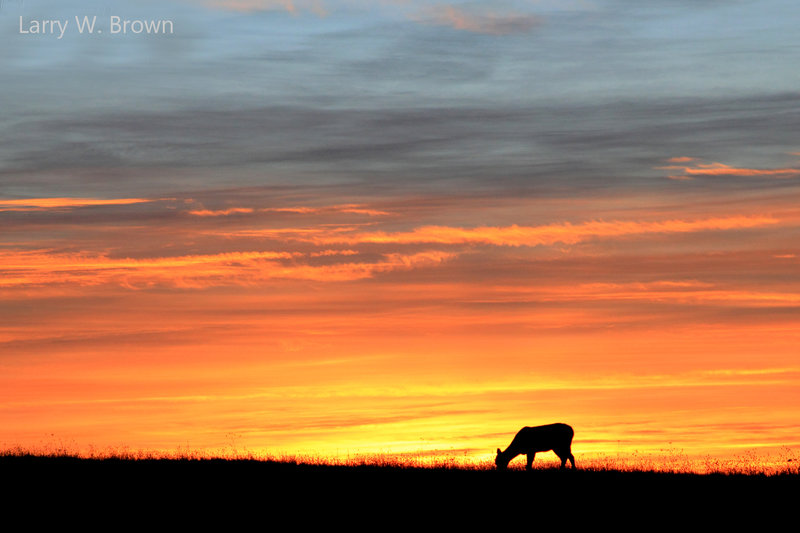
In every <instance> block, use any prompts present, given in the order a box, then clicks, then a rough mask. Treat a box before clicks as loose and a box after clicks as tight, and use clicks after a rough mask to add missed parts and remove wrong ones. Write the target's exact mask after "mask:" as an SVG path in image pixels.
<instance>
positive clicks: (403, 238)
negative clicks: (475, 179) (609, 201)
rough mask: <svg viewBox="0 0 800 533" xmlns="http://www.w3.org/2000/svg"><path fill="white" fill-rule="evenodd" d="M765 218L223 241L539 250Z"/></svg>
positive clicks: (751, 223)
mask: <svg viewBox="0 0 800 533" xmlns="http://www.w3.org/2000/svg"><path fill="white" fill-rule="evenodd" d="M778 222H779V220H778V219H776V218H773V217H769V216H730V217H717V218H707V219H701V220H664V221H656V222H641V221H610V222H604V221H592V222H584V223H581V224H571V223H569V222H567V223H563V224H547V225H542V226H518V225H516V224H513V225H511V226H505V227H491V226H481V227H476V228H463V227H453V226H422V227H419V228H415V229H413V230H411V231H400V232H384V231H373V232H358V233H353V232H351V231H350V230H351V228H342V227H337V228H334V229H332V230H331V229H312V228H306V229H281V230H261V231H259V230H244V231H239V232H228V233H225V235H227V236H252V237H255V236H267V237H281V238H284V239H290V240H297V241H305V242H313V243H315V244H318V245H322V244H325V245H327V244H351V245H352V244H422V243H425V244H490V245H497V246H540V245H553V244H559V243H560V244H576V243H579V242H583V241H586V240H588V239H592V238H602V237H623V236H627V235H640V234H648V233H691V232H699V231H715V230H731V229H744V228H755V227H761V226H767V225H772V224H777V223H778Z"/></svg>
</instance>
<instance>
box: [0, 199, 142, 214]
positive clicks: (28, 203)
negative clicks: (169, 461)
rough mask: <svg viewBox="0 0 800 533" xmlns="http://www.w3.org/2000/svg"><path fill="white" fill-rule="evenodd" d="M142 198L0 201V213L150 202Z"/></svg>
mask: <svg viewBox="0 0 800 533" xmlns="http://www.w3.org/2000/svg"><path fill="white" fill-rule="evenodd" d="M151 201H152V200H147V199H144V198H117V199H100V198H24V199H17V200H2V199H0V211H44V210H48V209H69V208H73V207H88V206H96V205H130V204H141V203H144V202H151Z"/></svg>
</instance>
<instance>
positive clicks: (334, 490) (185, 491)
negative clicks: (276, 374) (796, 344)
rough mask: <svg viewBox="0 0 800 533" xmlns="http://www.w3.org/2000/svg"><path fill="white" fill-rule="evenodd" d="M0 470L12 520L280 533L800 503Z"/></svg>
mask: <svg viewBox="0 0 800 533" xmlns="http://www.w3.org/2000/svg"><path fill="white" fill-rule="evenodd" d="M0 479H2V487H3V493H4V494H3V498H2V502H4V505H2V508H4V509H3V510H4V516H5V517H8V516H10V515H13V514H14V513H15V512H18V511H21V509H23V508H25V509H31V510H28V511H25V512H26V513H28V514H27V515H26V516H28V517H29V518H34V519H35V518H42V519H47V520H51V519H53V518H54V517H56V518H57V519H60V520H62V522H63V523H64V524H66V523H70V522H74V521H76V520H77V521H79V522H81V523H90V522H92V521H96V520H99V521H100V522H101V523H102V524H105V525H107V526H108V528H104V529H112V530H116V529H118V528H116V527H112V526H113V525H114V524H118V523H120V522H119V521H120V520H121V521H122V522H124V523H139V524H151V525H160V526H168V525H172V526H173V528H174V527H180V528H181V530H183V529H184V527H182V526H188V524H191V523H193V524H206V525H211V524H212V523H215V524H218V525H219V527H223V529H225V530H238V529H241V528H242V527H245V526H246V527H248V528H250V529H252V528H253V527H256V526H257V528H258V529H260V530H263V529H277V530H280V531H283V530H287V529H295V528H300V529H305V527H300V526H311V525H316V526H319V525H325V527H328V526H330V527H332V526H334V525H337V529H338V525H342V524H349V525H350V526H357V525H360V526H363V527H358V529H363V528H365V527H370V528H371V529H374V528H375V527H380V528H381V529H384V528H389V529H394V528H393V527H389V526H392V525H399V524H404V525H405V526H406V527H405V528H406V529H407V528H408V527H409V526H411V525H413V524H418V525H422V524H426V525H427V526H430V527H437V528H444V527H447V529H448V530H450V529H451V528H454V527H458V528H463V527H464V526H467V527H468V526H475V527H478V525H479V524H482V527H480V529H486V528H487V526H495V527H502V526H504V525H514V524H518V523H523V524H527V527H526V529H539V528H540V526H541V527H546V528H547V529H552V528H553V527H558V528H559V529H561V526H562V525H563V526H564V527H567V526H568V525H569V526H570V527H567V529H569V530H571V529H573V527H572V526H575V527H579V526H580V525H583V526H586V525H599V524H604V529H605V527H606V526H613V527H614V528H623V529H631V528H633V527H636V528H637V529H650V526H653V528H655V529H659V530H660V529H661V528H660V527H658V528H656V527H655V526H657V525H658V526H661V525H663V526H667V525H672V526H680V527H681V529H684V528H688V529H691V530H695V529H696V528H700V527H703V525H705V526H708V527H713V528H714V529H715V530H717V529H719V528H721V527H723V526H726V525H738V526H744V525H745V524H757V525H758V526H759V529H761V528H763V527H765V526H766V525H767V524H768V523H769V522H770V521H771V520H775V521H776V523H780V522H782V521H783V520H784V519H788V520H789V521H790V522H789V524H791V527H792V528H793V527H795V525H796V513H797V510H798V508H800V476H798V475H783V476H772V477H767V476H745V475H720V474H715V475H696V474H662V473H646V472H608V471H588V470H576V471H570V470H567V471H559V470H550V469H543V470H535V471H533V472H524V471H520V470H513V471H507V472H497V471H493V470H461V469H446V468H439V469H428V468H398V467H375V466H317V465H296V464H292V463H276V462H267V461H248V460H221V459H220V460H166V459H161V460H155V459H153V460H149V459H147V460H125V459H104V460H97V459H94V460H90V459H76V458H69V457H49V458H48V457H30V456H27V457H26V456H23V457H0ZM36 509H40V511H36ZM9 513H10V515H9ZM37 513H39V514H37ZM52 513H55V515H53V514H52ZM101 517H102V518H101ZM542 520H545V521H546V522H547V524H544V523H542V522H541V521H542ZM551 521H552V523H551ZM7 523H8V522H7ZM689 525H691V526H692V527H688V526H689ZM784 527H785V526H784ZM148 529H150V528H148ZM158 529H161V527H159V528H158ZM469 529H470V530H472V529H473V528H469ZM736 529H738V528H736ZM8 531H12V529H8Z"/></svg>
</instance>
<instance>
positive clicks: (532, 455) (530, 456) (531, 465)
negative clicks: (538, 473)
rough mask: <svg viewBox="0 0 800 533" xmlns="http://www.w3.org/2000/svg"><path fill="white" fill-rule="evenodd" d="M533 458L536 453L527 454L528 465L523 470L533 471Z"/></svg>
mask: <svg viewBox="0 0 800 533" xmlns="http://www.w3.org/2000/svg"><path fill="white" fill-rule="evenodd" d="M534 457H536V452H530V453H529V454H528V465H527V466H526V467H525V470H533V459H534Z"/></svg>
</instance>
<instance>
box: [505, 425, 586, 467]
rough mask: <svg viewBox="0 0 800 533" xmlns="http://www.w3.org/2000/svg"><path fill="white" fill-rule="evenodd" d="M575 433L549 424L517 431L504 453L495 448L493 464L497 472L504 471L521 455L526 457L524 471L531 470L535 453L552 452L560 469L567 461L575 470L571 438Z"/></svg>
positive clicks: (565, 426) (565, 427)
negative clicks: (495, 454)
mask: <svg viewBox="0 0 800 533" xmlns="http://www.w3.org/2000/svg"><path fill="white" fill-rule="evenodd" d="M574 435H575V431H573V429H572V428H571V427H570V426H568V425H566V424H549V425H547V426H536V427H524V428H522V429H520V430H519V432H518V433H517V435H516V436H515V437H514V440H512V441H511V444H509V445H508V448H506V449H505V451H502V452H501V451H500V448H497V457H495V459H494V464H496V465H497V469H498V470H505V469H506V468H507V467H508V463H510V462H511V460H512V459H513V458H514V457H516V456H518V455H522V454H526V455H527V456H528V465H527V466H526V467H525V469H526V470H531V469H532V468H533V458H534V457H536V452H547V451H550V450H553V451H554V452H555V453H556V455H557V456H558V458H559V459H561V468H565V467H566V466H567V461H570V462H571V463H572V468H575V457H574V456H573V455H572V451H571V447H572V437H573V436H574Z"/></svg>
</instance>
